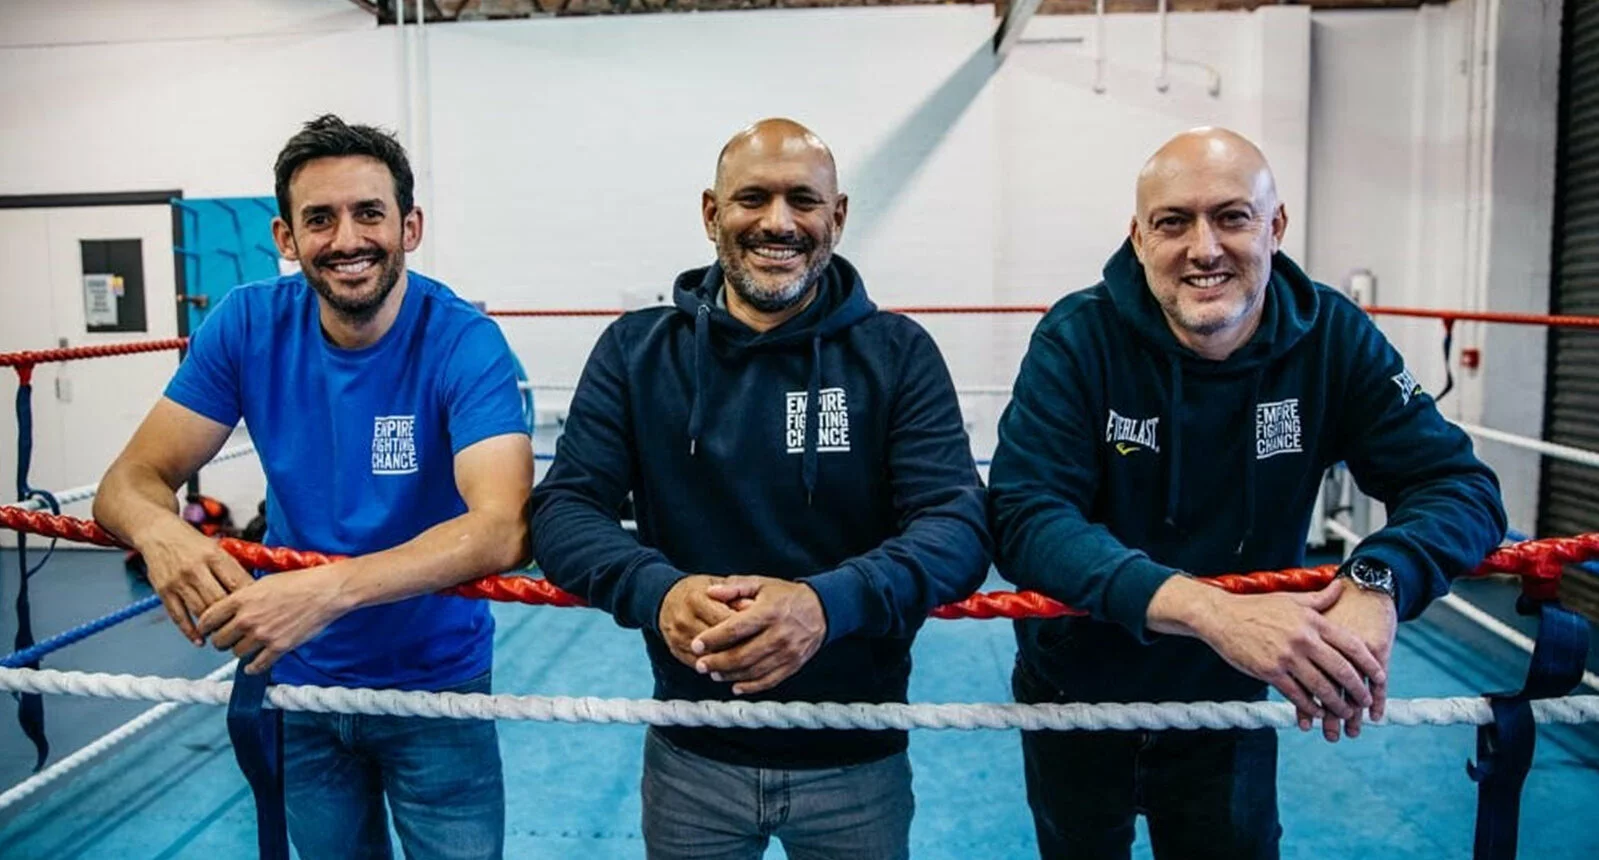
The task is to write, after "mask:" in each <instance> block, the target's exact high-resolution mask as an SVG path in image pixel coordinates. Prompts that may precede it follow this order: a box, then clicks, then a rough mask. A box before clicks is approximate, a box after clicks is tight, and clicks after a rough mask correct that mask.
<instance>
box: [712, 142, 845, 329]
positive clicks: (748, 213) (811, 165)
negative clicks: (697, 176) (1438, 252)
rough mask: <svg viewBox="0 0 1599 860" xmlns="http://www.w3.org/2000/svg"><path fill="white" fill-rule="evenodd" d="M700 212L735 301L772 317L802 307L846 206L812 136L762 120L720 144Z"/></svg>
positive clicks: (827, 258)
mask: <svg viewBox="0 0 1599 860" xmlns="http://www.w3.org/2000/svg"><path fill="white" fill-rule="evenodd" d="M701 209H702V215H703V217H704V220H705V233H706V236H707V237H709V238H710V240H711V241H712V242H714V243H716V257H717V260H718V261H719V262H720V263H721V265H722V271H723V273H724V274H725V276H726V279H727V283H728V285H729V286H730V287H731V288H732V290H733V293H734V294H735V296H736V300H738V301H742V302H743V303H745V304H747V305H748V306H750V307H751V308H753V309H754V310H756V311H759V312H761V313H763V314H778V313H782V312H784V311H788V310H791V309H797V308H798V307H801V306H803V304H804V302H805V300H806V299H807V298H808V297H809V296H810V294H811V290H812V288H813V287H814V286H815V284H816V281H817V279H818V278H819V277H820V276H821V273H822V272H823V270H825V269H826V268H827V266H828V264H829V263H830V262H832V259H833V247H834V246H835V245H836V244H837V242H838V237H839V234H840V233H841V232H842V231H843V229H844V219H845V215H846V213H847V211H848V200H847V198H846V197H845V196H844V195H843V194H840V193H839V192H838V176H837V173H836V171H835V168H834V166H833V156H832V154H831V153H830V152H828V150H827V147H826V146H825V145H823V144H822V142H821V141H820V140H818V139H817V138H816V136H815V135H813V134H811V133H810V132H809V131H807V130H805V129H804V127H802V126H799V125H798V124H796V123H792V122H789V121H787V120H766V121H763V122H761V123H757V124H756V125H754V126H751V127H750V128H749V129H746V130H745V131H743V132H740V133H739V134H738V135H737V136H735V137H734V138H733V140H732V141H731V142H729V143H728V145H727V147H726V148H725V149H724V150H723V152H722V157H721V159H720V160H719V161H718V163H717V171H716V187H715V188H714V189H711V190H709V191H706V192H705V193H704V195H703V197H702V199H701ZM729 300H730V301H732V300H734V296H729Z"/></svg>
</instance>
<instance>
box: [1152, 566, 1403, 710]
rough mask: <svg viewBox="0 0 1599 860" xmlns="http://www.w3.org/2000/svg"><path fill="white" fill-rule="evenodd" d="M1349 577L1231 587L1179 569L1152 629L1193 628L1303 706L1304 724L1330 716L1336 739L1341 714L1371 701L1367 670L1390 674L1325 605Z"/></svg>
mask: <svg viewBox="0 0 1599 860" xmlns="http://www.w3.org/2000/svg"><path fill="white" fill-rule="evenodd" d="M1344 590H1345V587H1344V583H1343V582H1342V581H1340V580H1334V581H1333V582H1331V583H1329V584H1328V585H1327V586H1325V587H1323V588H1321V589H1320V590H1317V591H1313V592H1301V593H1297V594H1288V593H1284V594H1229V593H1226V592H1222V591H1217V590H1216V589H1214V588H1205V587H1203V586H1201V585H1200V584H1199V583H1198V582H1196V581H1195V580H1194V579H1192V578H1189V577H1186V576H1174V577H1172V578H1171V579H1169V580H1167V581H1166V583H1165V584H1163V585H1162V586H1161V587H1160V588H1159V589H1158V590H1156V592H1155V595H1154V597H1153V599H1151V600H1150V602H1149V621H1148V624H1149V629H1151V630H1154V631H1157V632H1160V633H1169V634H1176V635H1182V636H1193V637H1195V638H1197V639H1199V640H1201V641H1203V642H1204V643H1205V644H1206V645H1209V646H1210V647H1211V649H1212V650H1214V651H1215V652H1216V654H1217V655H1218V656H1220V657H1221V658H1222V659H1223V660H1225V661H1227V664H1228V665H1230V666H1232V667H1233V668H1234V669H1237V670H1238V671H1240V672H1242V673H1244V674H1245V675H1248V676H1250V677H1252V678H1257V679H1259V680H1261V681H1264V682H1266V683H1267V684H1270V685H1271V686H1272V687H1274V688H1276V689H1277V691H1278V692H1280V693H1282V694H1283V697H1284V698H1286V699H1287V700H1288V701H1289V702H1291V703H1293V705H1294V707H1295V708H1296V709H1298V712H1299V728H1300V730H1301V731H1309V730H1310V727H1311V725H1312V724H1313V722H1314V721H1315V720H1317V719H1321V720H1323V721H1324V723H1325V725H1326V727H1327V728H1326V731H1327V739H1328V740H1329V741H1331V740H1336V735H1335V734H1334V728H1335V727H1336V726H1337V725H1338V724H1339V721H1343V720H1350V719H1354V718H1355V717H1356V716H1357V715H1358V714H1359V713H1360V711H1361V710H1362V709H1364V708H1368V707H1370V706H1371V703H1372V699H1371V692H1370V691H1369V690H1368V689H1367V687H1366V678H1374V679H1377V680H1379V681H1380V682H1382V683H1386V682H1387V677H1386V670H1385V669H1384V668H1383V666H1381V665H1380V664H1379V662H1378V661H1377V658H1376V657H1375V656H1373V655H1372V653H1371V651H1370V650H1369V649H1368V648H1367V647H1366V645H1365V643H1364V642H1363V641H1362V640H1361V639H1360V637H1358V636H1357V635H1355V634H1354V633H1353V632H1351V631H1350V630H1348V629H1347V628H1345V627H1344V626H1342V625H1340V624H1338V623H1335V622H1334V621H1332V620H1331V619H1329V618H1328V617H1327V615H1326V614H1325V613H1327V611H1328V610H1330V609H1332V608H1333V606H1334V605H1335V604H1337V603H1338V601H1339V599H1340V597H1341V596H1342V594H1343V592H1344Z"/></svg>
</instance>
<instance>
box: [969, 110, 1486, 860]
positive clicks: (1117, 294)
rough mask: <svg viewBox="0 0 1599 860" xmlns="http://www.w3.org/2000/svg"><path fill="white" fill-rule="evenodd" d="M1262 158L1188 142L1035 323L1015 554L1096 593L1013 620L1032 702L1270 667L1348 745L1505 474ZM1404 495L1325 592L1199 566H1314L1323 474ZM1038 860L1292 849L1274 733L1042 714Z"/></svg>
mask: <svg viewBox="0 0 1599 860" xmlns="http://www.w3.org/2000/svg"><path fill="white" fill-rule="evenodd" d="M1286 228H1287V214H1286V211H1285V210H1284V208H1283V206H1282V204H1281V203H1280V202H1279V201H1278V199H1277V194H1276V189H1275V185H1274V183H1273V180H1272V176H1271V171H1270V168H1269V167H1268V166H1267V164H1266V161H1265V158H1264V157H1263V156H1262V155H1261V153H1260V151H1259V150H1258V149H1256V148H1255V146H1254V145H1253V144H1251V143H1250V142H1249V141H1247V140H1245V139H1244V138H1242V137H1240V136H1238V135H1236V134H1234V133H1231V132H1227V131H1222V130H1217V129H1199V130H1196V131H1193V132H1188V133H1186V134H1183V135H1179V136H1178V137H1176V138H1174V139H1173V140H1172V141H1171V142H1169V143H1167V144H1166V145H1165V146H1164V147H1162V148H1161V150H1160V151H1158V152H1157V153H1156V154H1155V155H1154V156H1153V157H1152V158H1151V159H1150V160H1149V162H1148V164H1146V166H1145V167H1144V170H1143V172H1142V173H1141V174H1140V175H1139V179H1138V200H1137V214H1136V215H1135V216H1134V218H1133V221H1132V225H1131V231H1130V237H1129V239H1128V241H1127V242H1126V243H1124V244H1123V245H1122V248H1121V250H1119V251H1118V252H1117V253H1116V254H1115V256H1113V257H1112V258H1111V259H1110V261H1109V262H1108V263H1106V264H1105V269H1104V281H1102V282H1101V283H1099V284H1098V285H1096V286H1094V287H1093V288H1091V289H1088V290H1084V291H1082V292H1078V293H1074V294H1072V295H1070V296H1067V297H1066V298H1064V299H1062V300H1061V301H1060V302H1058V303H1057V304H1056V305H1055V306H1054V307H1053V308H1052V309H1051V310H1050V311H1049V313H1048V314H1047V315H1046V316H1045V317H1044V319H1043V321H1042V322H1041V323H1040V324H1039V326H1038V328H1037V330H1036V331H1035V332H1034V333H1033V338H1032V343H1031V345H1030V347H1029V349H1028V352H1027V356H1026V358H1025V359H1024V361H1023V363H1022V368H1021V372H1020V375H1019V376H1018V377H1017V380H1016V385H1015V393H1014V399H1013V401H1012V403H1011V405H1010V406H1009V407H1008V408H1007V409H1006V412H1005V414H1004V416H1003V418H1002V419H1001V421H1000V427H999V446H998V449H997V450H996V452H995V455H994V465H993V470H992V472H991V475H990V479H991V491H990V510H991V514H992V523H993V528H994V530H995V543H996V556H997V560H998V565H999V568H1000V572H1001V573H1002V574H1003V575H1004V576H1005V577H1006V578H1007V579H1009V580H1011V581H1012V582H1015V583H1016V584H1017V585H1019V586H1022V587H1024V588H1030V589H1035V590H1038V591H1041V592H1044V593H1045V594H1048V595H1050V596H1052V597H1055V598H1059V599H1060V600H1062V601H1065V602H1067V603H1069V604H1071V605H1073V606H1076V607H1079V608H1081V609H1084V610H1087V611H1088V613H1089V617H1088V618H1076V619H1055V620H1028V621H1021V622H1018V623H1017V625H1016V634H1017V639H1018V642H1019V645H1020V653H1019V655H1018V658H1017V663H1016V671H1015V676H1014V678H1013V685H1014V688H1015V693H1016V697H1017V699H1018V701H1023V702H1132V701H1205V700H1239V699H1243V700H1254V699H1260V698H1262V697H1263V696H1264V695H1265V694H1266V688H1267V686H1268V685H1270V686H1272V687H1275V688H1276V689H1277V690H1279V691H1280V692H1281V693H1282V694H1283V695H1284V696H1285V697H1286V698H1287V699H1288V700H1289V701H1291V702H1293V703H1294V704H1295V705H1296V706H1297V708H1298V710H1299V712H1300V727H1301V728H1302V729H1307V730H1308V729H1309V728H1310V726H1311V721H1312V719H1313V718H1320V719H1322V720H1323V731H1324V733H1325V734H1326V737H1327V739H1328V740H1337V739H1338V737H1339V736H1340V734H1341V733H1342V732H1347V733H1348V734H1349V735H1350V736H1351V737H1353V736H1355V735H1356V734H1358V733H1359V731H1360V721H1361V718H1362V714H1363V712H1365V711H1367V710H1369V713H1370V715H1371V716H1372V717H1373V718H1381V716H1382V709H1383V706H1384V703H1385V698H1386V694H1387V682H1388V678H1387V670H1388V657H1389V653H1390V651H1391V649H1392V646H1393V640H1394V630H1395V625H1396V623H1397V622H1398V621H1399V620H1404V619H1409V618H1413V617H1415V616H1416V615H1417V614H1419V613H1420V612H1421V611H1422V609H1424V608H1425V607H1426V606H1427V604H1428V603H1429V602H1430V601H1431V600H1432V599H1433V598H1435V597H1437V596H1439V595H1441V594H1444V593H1445V592H1447V591H1448V589H1449V582H1450V580H1451V579H1452V578H1454V577H1456V576H1459V575H1460V574H1463V573H1465V572H1467V571H1469V570H1470V569H1471V568H1472V567H1473V566H1474V565H1476V564H1477V563H1478V562H1479V561H1480V560H1481V559H1482V557H1483V556H1484V555H1485V554H1486V553H1487V552H1489V551H1490V550H1491V549H1492V548H1493V547H1494V546H1495V545H1497V544H1498V543H1499V541H1500V540H1501V539H1502V538H1503V536H1504V530H1505V515H1504V511H1503V508H1502V506H1501V503H1500V499H1499V487H1498V482H1497V480H1496V479H1495V477H1494V475H1493V473H1492V472H1491V471H1489V469H1488V468H1487V467H1486V466H1484V465H1483V464H1482V463H1481V462H1480V461H1478V460H1477V458H1476V457H1475V456H1474V455H1473V454H1472V449H1471V443H1470V441H1469V440H1468V439H1467V437H1466V435H1465V434H1464V433H1462V432H1461V431H1460V429H1459V428H1457V427H1455V426H1454V425H1452V424H1450V423H1449V422H1448V421H1445V420H1444V419H1443V417H1442V416H1441V415H1439V413H1438V410H1437V408H1436V406H1435V405H1434V403H1433V401H1432V398H1431V397H1429V396H1428V395H1426V394H1425V393H1423V392H1422V391H1421V388H1420V386H1419V385H1417V383H1416V380H1415V378H1414V377H1413V376H1412V375H1411V374H1410V372H1409V371H1408V370H1406V369H1405V365H1404V362H1403V360H1402V359H1401V358H1400V356H1399V354H1398V353H1397V352H1395V351H1394V349H1393V347H1391V346H1390V345H1389V344H1388V342H1387V341H1386V340H1385V339H1384V338H1383V336H1382V334H1381V333H1380V332H1379V331H1378V330H1377V328H1376V327H1375V326H1374V325H1372V323H1371V322H1370V320H1369V319H1367V317H1366V316H1365V314H1363V313H1362V312H1361V310H1360V309H1359V308H1358V307H1356V306H1355V305H1354V304H1352V303H1351V302H1349V301H1348V300H1346V299H1345V298H1344V297H1343V296H1341V295H1340V294H1338V293H1337V292H1335V291H1334V290H1332V289H1330V288H1328V287H1326V286H1323V285H1320V284H1317V283H1314V282H1312V281H1311V280H1310V279H1309V278H1308V277H1306V275H1305V273H1304V272H1302V271H1300V269H1299V267H1298V266H1296V265H1295V264H1294V263H1293V262H1292V261H1291V260H1289V259H1288V258H1287V257H1286V256H1284V255H1283V254H1281V253H1280V252H1279V251H1278V247H1279V243H1280V241H1281V239H1282V236H1283V232H1284V230H1285V229H1286ZM1340 461H1341V462H1345V463H1347V464H1348V466H1349V469H1350V471H1351V472H1352V473H1353V474H1354V476H1355V479H1356V481H1357V482H1358V483H1359V485H1360V486H1361V488H1362V489H1363V490H1364V491H1365V492H1367V493H1368V494H1370V495H1371V496H1373V497H1375V498H1376V499H1378V500H1379V501H1381V502H1383V504H1385V505H1386V506H1387V508H1388V520H1387V525H1386V526H1385V527H1384V528H1382V529H1380V530H1378V531H1377V532H1376V533H1375V534H1373V535H1371V536H1370V537H1368V538H1367V539H1366V540H1364V541H1362V542H1361V543H1360V545H1359V546H1357V547H1355V549H1354V551H1353V553H1352V555H1351V557H1350V559H1349V561H1348V562H1346V563H1345V564H1344V566H1343V567H1342V568H1340V575H1339V577H1338V578H1337V579H1336V580H1335V581H1334V582H1333V583H1332V584H1331V585H1330V586H1328V587H1327V588H1325V589H1323V590H1321V591H1319V592H1316V593H1312V594H1264V595H1248V596H1246V595H1233V594H1228V593H1226V592H1223V591H1222V590H1220V589H1218V588H1214V587H1211V586H1208V585H1204V584H1202V583H1199V582H1197V581H1196V579H1195V578H1196V577H1205V576H1213V575H1216V574H1221V573H1226V572H1232V571H1253V570H1267V569H1279V568H1284V567H1292V566H1297V565H1301V564H1303V562H1304V547H1305V536H1306V531H1307V529H1308V527H1309V525H1310V517H1311V510H1312V508H1313V507H1314V505H1315V501H1316V496H1317V493H1318V492H1319V490H1320V488H1321V479H1322V474H1323V472H1324V471H1325V470H1326V469H1327V467H1328V466H1330V465H1331V464H1333V463H1337V462H1340ZM1022 750H1023V756H1024V760H1025V763H1026V776H1027V792H1028V802H1029V804H1030V805H1031V807H1032V809H1033V817H1034V823H1035V825H1036V829H1037V832H1038V841H1039V850H1040V853H1041V854H1042V855H1043V856H1045V857H1072V858H1111V857H1116V858H1125V857H1127V856H1128V855H1129V850H1130V846H1131V844H1132V840H1133V824H1134V817H1135V815H1136V814H1137V813H1139V812H1142V813H1144V814H1145V815H1146V816H1148V819H1149V831H1150V839H1151V842H1152V843H1153V845H1154V849H1155V852H1156V854H1157V855H1158V856H1161V857H1180V858H1203V857H1217V858H1233V860H1236V858H1273V857H1276V856H1277V852H1278V841H1279V838H1280V835H1281V828H1280V827H1279V825H1278V819H1277V800H1276V752H1277V736H1276V733H1275V732H1273V731H1270V730H1266V731H1241V730H1240V731H1170V732H1108V733H1102V734H1084V733H1065V732H1061V733H1051V732H1025V733H1023V738H1022Z"/></svg>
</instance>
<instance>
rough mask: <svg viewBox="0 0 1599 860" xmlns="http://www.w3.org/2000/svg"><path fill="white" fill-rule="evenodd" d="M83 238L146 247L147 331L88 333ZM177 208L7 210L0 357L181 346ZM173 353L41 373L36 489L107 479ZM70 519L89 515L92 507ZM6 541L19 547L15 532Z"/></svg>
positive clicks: (1, 227)
mask: <svg viewBox="0 0 1599 860" xmlns="http://www.w3.org/2000/svg"><path fill="white" fill-rule="evenodd" d="M86 239H90V240H92V239H138V240H139V241H140V252H141V256H142V259H143V269H144V272H143V274H144V298H145V302H144V304H145V307H144V316H145V323H146V331H144V332H105V333H98V332H97V333H91V332H89V331H88V329H87V326H86V322H85V308H84V286H83V276H84V274H85V273H84V271H83V257H82V247H81V245H80V244H79V243H80V242H82V241H83V240H86ZM172 244H173V243H172V210H171V209H170V207H168V206H166V205H142V206H81V207H64V208H34V209H5V210H0V351H3V352H12V351H16V350H23V349H53V348H56V347H59V346H62V345H63V344H64V345H67V346H84V345H92V344H105V343H125V342H129V341H143V340H153V339H164V338H171V337H176V336H177V289H176V280H175V277H174V270H173V257H172ZM177 365H178V354H177V352H175V351H164V352H156V353H144V354H139V355H129V356H117V357H113V358H96V359H88V360H83V361H74V362H67V363H55V364H43V365H39V366H38V367H37V368H36V369H35V370H34V375H33V413H34V428H33V437H34V442H33V464H32V470H31V472H30V480H29V482H30V484H31V485H32V486H34V487H37V488H40V489H45V490H52V491H55V490H64V489H68V488H72V487H77V486H80V485H84V484H93V483H95V482H97V481H98V480H99V479H100V476H101V475H102V474H103V473H104V472H105V469H106V467H107V466H109V465H110V464H111V460H112V459H113V458H114V457H115V456H116V455H117V453H118V452H119V451H121V450H122V447H123V445H124V444H125V443H126V442H127V440H128V437H129V436H130V435H132V433H133V430H134V428H136V427H137V426H138V424H139V421H140V420H141V419H143V417H144V415H145V413H146V412H148V411H149V409H150V406H151V405H152V404H153V403H155V401H156V399H157V398H158V397H160V395H161V391H162V389H163V388H164V387H165V385H166V383H167V380H168V379H170V378H171V377H172V372H173V370H174V369H176V368H177ZM16 390H17V377H16V374H15V373H14V372H12V371H10V370H5V371H3V375H0V397H3V399H4V404H3V412H4V415H3V416H0V491H3V492H0V498H3V499H4V500H5V501H11V500H13V499H15V497H16V487H15V481H16V467H17V424H16V418H15V412H14V404H15V400H16ZM64 513H68V514H71V515H73V516H79V517H88V516H89V504H88V503H80V504H77V505H72V506H69V507H68V508H67V509H66V510H65V511H64ZM0 540H4V541H5V542H6V545H11V544H12V543H13V542H14V541H13V536H12V535H11V533H10V532H5V533H4V534H0Z"/></svg>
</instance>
